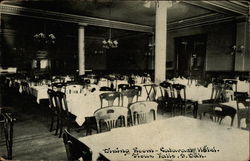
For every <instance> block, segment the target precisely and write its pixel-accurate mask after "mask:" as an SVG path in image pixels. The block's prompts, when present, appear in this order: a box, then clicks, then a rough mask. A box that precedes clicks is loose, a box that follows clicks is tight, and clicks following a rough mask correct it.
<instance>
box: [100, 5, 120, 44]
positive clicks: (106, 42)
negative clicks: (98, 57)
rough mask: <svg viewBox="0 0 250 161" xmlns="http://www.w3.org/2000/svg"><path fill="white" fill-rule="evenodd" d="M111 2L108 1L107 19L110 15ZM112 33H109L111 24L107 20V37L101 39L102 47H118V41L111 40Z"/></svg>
mask: <svg viewBox="0 0 250 161" xmlns="http://www.w3.org/2000/svg"><path fill="white" fill-rule="evenodd" d="M111 3H112V2H110V3H109V19H110V17H111V5H112V4H111ZM111 35H112V33H111V24H110V20H109V38H108V39H104V40H103V41H102V47H103V48H105V49H110V48H117V47H118V41H117V40H112V36H111Z"/></svg>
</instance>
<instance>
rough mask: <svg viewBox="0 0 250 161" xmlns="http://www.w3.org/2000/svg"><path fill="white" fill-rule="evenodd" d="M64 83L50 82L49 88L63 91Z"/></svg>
mask: <svg viewBox="0 0 250 161" xmlns="http://www.w3.org/2000/svg"><path fill="white" fill-rule="evenodd" d="M65 86H66V84H65V83H52V84H51V89H52V90H54V91H61V92H65V90H66V89H65V88H66V87H65Z"/></svg>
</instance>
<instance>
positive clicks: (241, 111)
mask: <svg viewBox="0 0 250 161" xmlns="http://www.w3.org/2000/svg"><path fill="white" fill-rule="evenodd" d="M236 101H237V118H238V128H240V121H241V119H243V118H245V119H247V118H248V115H249V111H250V97H244V96H242V97H240V96H238V97H236ZM240 104H241V105H243V106H244V107H245V108H240Z"/></svg>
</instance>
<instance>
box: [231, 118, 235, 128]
mask: <svg viewBox="0 0 250 161" xmlns="http://www.w3.org/2000/svg"><path fill="white" fill-rule="evenodd" d="M234 117H235V116H231V126H233V124H234Z"/></svg>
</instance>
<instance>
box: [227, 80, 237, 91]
mask: <svg viewBox="0 0 250 161" xmlns="http://www.w3.org/2000/svg"><path fill="white" fill-rule="evenodd" d="M224 83H225V84H227V85H228V86H229V87H230V89H231V90H233V91H234V92H237V80H231V79H229V80H225V81H224ZM233 86H234V88H233Z"/></svg>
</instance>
